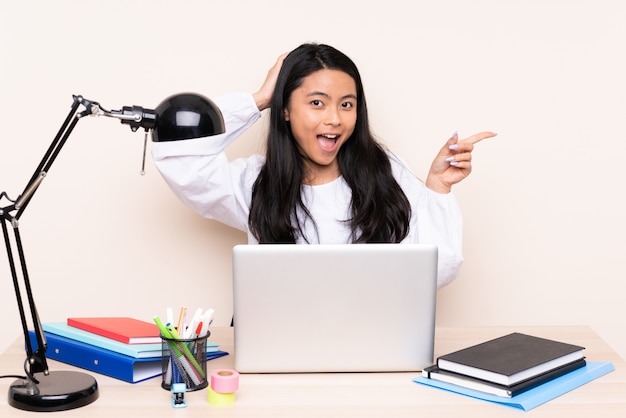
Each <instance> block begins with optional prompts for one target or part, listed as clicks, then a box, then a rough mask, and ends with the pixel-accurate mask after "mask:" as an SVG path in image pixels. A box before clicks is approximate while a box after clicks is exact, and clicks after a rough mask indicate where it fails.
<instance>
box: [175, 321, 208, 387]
mask: <svg viewBox="0 0 626 418" xmlns="http://www.w3.org/2000/svg"><path fill="white" fill-rule="evenodd" d="M168 331H169V332H170V335H171V336H172V338H174V339H176V340H180V335H179V334H178V331H176V330H175V329H174V327H172V326H170V327H169V329H168ZM178 347H179V348H180V349H181V351H182V353H180V354H181V357H184V358H186V359H187V360H189V362H190V363H191V364H192V365H193V367H194V368H195V369H196V370H197V371H198V374H199V375H200V376H201V377H202V378H203V379H204V378H205V377H206V375H205V374H204V372H203V371H202V367H200V365H199V364H198V362H197V361H196V359H195V358H194V356H193V354H191V351H189V348H188V347H187V345H185V343H180V344H179V345H178ZM183 364H184V363H183Z"/></svg>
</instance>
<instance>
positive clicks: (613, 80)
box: [0, 0, 626, 356]
mask: <svg viewBox="0 0 626 418" xmlns="http://www.w3.org/2000/svg"><path fill="white" fill-rule="evenodd" d="M625 21H626V2H624V1H621V0H619V1H600V2H598V1H591V0H586V1H569V0H561V1H557V0H542V1H539V0H535V1H532V0H515V1H502V0H491V1H486V0H483V1H463V0H448V1H437V2H434V1H419V2H407V1H404V0H397V1H394V0H392V1H384V2H374V1H363V0H358V1H357V0H355V1H341V2H339V1H336V0H320V1H317V2H307V3H302V4H300V3H299V2H294V1H293V0H285V1H278V0H274V1H258V0H250V1H245V2H244V1H229V2H225V1H222V2H216V1H200V0H197V1H154V0H142V1H128V0H125V1H119V0H114V1H107V2H95V1H93V2H89V1H69V0H60V1H55V2H49V1H44V0H40V1H34V2H16V1H13V2H9V1H2V2H1V4H0V61H1V66H0V120H1V122H2V134H1V135H0V191H7V192H8V193H9V194H10V195H11V196H12V197H16V195H17V194H19V193H20V192H21V191H22V190H23V187H24V186H25V184H26V182H27V180H28V178H29V177H30V175H31V174H32V173H33V171H34V169H35V167H36V165H37V163H38V162H39V160H40V158H41V156H42V155H43V153H44V151H45V149H46V148H47V147H48V145H49V143H50V141H51V140H52V137H53V136H54V134H55V133H56V131H57V129H58V128H59V126H60V124H61V122H62V120H63V118H64V117H65V116H66V114H67V112H68V110H69V107H70V105H71V101H72V94H81V95H83V96H85V97H87V98H89V99H92V100H96V101H99V102H100V103H101V104H102V105H103V106H104V107H107V108H113V109H119V108H121V107H122V106H124V105H134V104H137V105H142V106H145V107H154V106H156V105H157V104H158V103H159V102H160V101H161V100H162V99H163V98H165V97H166V96H168V95H169V94H172V93H176V92H180V91H198V92H202V93H204V94H206V95H208V96H216V95H219V94H222V93H225V92H229V91H252V90H253V89H255V88H256V87H257V86H259V85H260V83H261V82H262V80H263V79H264V77H265V73H266V71H267V69H268V68H269V67H270V66H271V65H272V64H273V62H274V59H275V57H276V56H278V55H279V54H280V53H282V52H283V51H287V50H290V49H292V48H294V47H295V46H297V45H298V44H300V43H302V42H306V41H320V42H325V43H329V44H332V45H334V46H336V47H338V48H340V49H341V50H343V51H344V52H346V53H347V54H348V55H350V56H351V57H352V58H353V59H354V60H355V61H356V63H357V65H359V67H360V69H361V71H362V76H363V79H364V83H365V87H366V91H367V94H368V96H367V99H368V103H369V105H370V112H371V117H372V122H373V126H374V128H375V130H376V133H377V134H378V135H379V136H380V137H381V138H383V139H384V141H385V142H386V143H387V144H388V145H389V147H390V148H391V149H393V150H394V151H395V152H396V153H397V154H399V155H401V156H402V157H404V158H405V159H406V160H408V161H409V162H410V164H411V166H412V167H413V168H414V170H415V172H416V173H418V174H419V175H421V176H423V175H425V173H426V172H427V170H428V166H429V164H430V160H431V158H432V157H433V155H434V153H435V151H436V150H437V149H438V148H439V147H440V146H441V145H442V143H443V141H444V140H445V139H446V138H447V137H448V136H449V135H450V134H451V133H452V132H453V131H455V130H458V131H459V132H460V134H461V136H463V135H467V134H470V133H473V132H475V131H478V130H485V129H489V130H494V131H496V132H498V133H499V136H498V137H497V138H496V139H493V140H490V141H488V142H484V143H481V144H479V145H478V147H477V150H476V153H475V159H474V161H475V171H474V173H473V174H472V176H471V178H470V179H468V180H467V181H466V182H464V183H462V184H460V185H458V187H456V189H455V193H456V195H457V197H458V200H459V202H460V204H461V206H462V208H463V212H464V215H465V257H466V263H465V265H464V267H463V270H462V276H461V277H460V278H459V279H458V280H457V281H456V282H455V283H453V284H452V285H450V286H449V287H447V288H445V289H443V290H442V291H441V292H440V297H439V307H438V310H439V311H438V322H439V324H441V325H510V326H511V329H512V330H514V329H515V326H516V325H522V324H530V325H537V324H539V325H542V324H545V325H555V324H589V325H591V326H593V327H594V328H595V329H596V331H598V332H599V334H600V335H601V336H602V337H604V338H605V339H606V340H607V341H608V342H609V343H610V344H611V345H612V346H613V347H614V348H616V349H618V350H619V351H620V353H621V354H622V356H626V337H624V332H623V328H624V326H623V323H622V321H623V320H622V318H624V317H626V308H625V303H624V294H625V291H626V286H625V285H624V282H625V281H626V280H625V279H626V277H625V276H626V274H625V273H624V269H623V261H622V260H623V258H624V255H625V254H624V253H625V251H624V250H625V249H626V220H625V217H624V215H623V214H624V213H626V207H625V204H624V199H623V198H622V196H621V195H622V194H623V190H624V186H623V178H624V175H623V165H622V161H623V159H624V157H625V156H626V138H625V137H624V123H625V117H626V116H625V115H626V82H625V81H624V74H626V64H625V63H624V59H623V51H624V40H625V39H626V25H624V22H625ZM262 134H263V122H261V123H260V124H259V125H258V126H256V127H255V128H254V129H253V130H252V131H251V132H249V133H247V134H246V135H245V136H244V137H243V138H242V139H241V140H240V141H239V142H237V143H236V144H235V145H234V146H233V148H232V149H230V150H229V152H230V153H231V155H233V156H234V155H247V154H249V153H251V152H254V151H256V150H258V149H259V146H260V145H259V144H260V141H259V138H260V137H262ZM142 142H143V135H142V134H140V133H135V134H133V133H132V132H130V130H129V129H128V128H127V127H125V126H121V125H119V123H118V122H117V121H113V120H108V119H96V118H88V119H86V120H83V121H81V122H80V123H79V125H78V127H77V129H76V130H75V132H74V134H73V135H72V137H71V138H70V141H69V143H68V144H67V145H66V147H65V148H64V150H63V152H62V153H61V155H60V157H59V159H58V160H57V161H56V163H55V165H54V166H53V168H52V170H51V171H50V173H49V175H48V178H47V179H46V181H45V182H44V183H43V185H42V187H41V188H40V189H39V191H38V192H37V194H36V195H35V197H34V199H33V201H32V203H31V205H30V206H29V207H28V209H27V210H26V211H25V213H24V216H23V217H22V218H21V220H22V223H21V231H22V235H23V239H24V242H25V246H26V254H27V257H28V262H29V268H30V273H31V277H32V282H33V286H34V289H35V295H36V299H37V302H38V305H39V309H40V314H41V317H42V319H43V320H44V321H52V320H64V319H65V318H66V317H67V316H78V315H131V316H136V317H141V318H144V319H147V320H149V319H150V318H151V317H152V316H153V315H154V314H161V315H162V314H164V310H165V307H166V306H173V307H179V306H180V305H182V304H185V305H187V306H189V307H190V308H192V309H195V308H196V307H209V306H211V307H213V308H215V309H216V310H217V315H216V323H218V324H220V325H224V324H227V322H228V321H229V320H230V316H231V291H230V248H231V247H232V245H234V244H236V243H241V242H244V240H245V237H244V235H243V234H242V233H240V232H237V231H232V230H230V229H228V228H226V227H224V226H221V225H218V224H215V223H213V222H210V221H206V220H204V219H202V218H200V217H199V216H198V215H196V214H194V213H192V212H191V211H190V210H188V209H187V208H185V207H183V206H182V205H181V204H180V203H179V202H178V201H177V200H176V199H175V198H174V197H173V195H172V194H171V193H170V191H169V190H168V189H167V188H166V186H165V185H164V183H163V181H162V180H161V178H160V177H159V175H158V173H157V172H156V170H155V169H154V167H153V165H152V163H151V162H150V161H149V162H148V164H147V174H146V175H145V176H140V175H139V170H140V166H141V154H142ZM3 253H4V251H3ZM6 264H7V263H6V259H5V256H4V254H2V256H1V257H0V315H1V316H0V317H1V318H2V319H3V327H4V329H3V332H2V333H0V349H3V348H4V347H6V346H7V345H8V344H9V343H10V342H12V341H13V340H14V339H15V338H16V337H17V336H18V335H19V332H20V330H19V327H18V319H19V318H18V313H17V307H16V305H15V301H14V297H13V288H12V286H11V284H10V276H9V269H8V266H7V265H6Z"/></svg>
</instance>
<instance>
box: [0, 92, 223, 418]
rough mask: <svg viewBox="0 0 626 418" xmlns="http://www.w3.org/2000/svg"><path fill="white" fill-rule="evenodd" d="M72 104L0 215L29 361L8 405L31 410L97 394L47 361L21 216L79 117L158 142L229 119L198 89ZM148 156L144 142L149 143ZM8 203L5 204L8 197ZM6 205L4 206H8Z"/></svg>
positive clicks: (194, 134) (217, 129) (199, 133)
mask: <svg viewBox="0 0 626 418" xmlns="http://www.w3.org/2000/svg"><path fill="white" fill-rule="evenodd" d="M73 98H74V102H73V105H72V108H71V110H70V112H69V114H68V115H67V118H66V119H65V121H64V122H63V125H62V126H61V128H60V129H59V132H58V133H57V135H56V137H55V138H54V140H53V141H52V144H51V145H50V147H49V148H48V151H47V152H46V154H45V155H44V157H43V159H42V160H41V163H40V164H39V166H38V167H37V169H36V170H35V173H34V174H33V176H32V177H31V179H30V181H29V182H28V184H27V185H26V188H25V189H24V192H23V193H22V194H21V195H19V196H18V197H17V199H15V200H12V199H11V198H10V197H9V195H7V193H6V192H1V193H0V220H1V221H2V233H3V235H4V242H5V244H6V249H7V256H8V258H9V267H10V269H11V275H12V277H13V286H14V287H15V296H16V298H17V305H18V308H19V312H20V318H21V321H22V330H23V333H24V344H25V347H26V360H25V362H24V372H25V373H26V376H25V377H24V378H19V379H18V380H16V381H15V382H13V384H12V385H11V387H10V388H9V404H10V405H11V406H13V407H15V408H18V409H23V410H28V411H41V412H49V411H61V410H67V409H74V408H79V407H81V406H85V405H88V404H90V403H92V402H94V401H95V400H96V399H98V394H99V392H98V384H97V382H96V380H95V379H94V378H93V377H91V376H90V375H88V374H85V373H81V372H73V371H56V372H51V371H49V370H48V364H47V361H46V338H45V334H44V332H43V329H42V327H41V321H40V319H39V315H38V314H37V308H36V306H35V300H34V298H33V292H32V290H31V286H30V279H29V277H28V271H27V269H26V259H25V256H24V250H23V247H22V240H21V237H20V232H19V219H20V217H21V215H22V213H23V212H24V209H25V208H26V206H27V205H28V203H29V202H30V200H31V198H32V196H33V194H34V193H35V191H36V190H37V188H38V187H39V185H40V184H41V182H42V181H43V179H44V178H45V177H46V175H47V174H48V171H49V170H50V166H51V165H52V163H53V162H54V160H55V159H56V157H57V156H58V154H59V152H60V151H61V148H62V147H63V145H64V144H65V142H66V141H67V139H68V138H69V136H70V134H71V133H72V130H73V129H74V127H75V126H76V124H77V123H78V121H79V120H80V119H81V118H83V117H85V116H107V117H112V118H116V119H120V120H121V122H122V123H123V124H126V125H130V128H131V130H133V131H136V130H138V129H139V128H143V129H144V130H145V132H146V139H147V135H148V132H150V131H151V132H152V140H153V141H155V142H163V141H176V140H180V139H191V138H201V137H206V136H211V135H217V134H221V133H223V132H224V131H225V127H224V119H223V118H222V114H221V112H220V110H219V109H218V107H217V106H216V105H215V104H214V103H213V102H212V101H211V100H209V99H207V98H206V97H203V96H200V95H197V94H189V93H186V94H178V95H174V96H171V97H169V98H167V99H165V100H164V101H163V102H162V103H161V104H159V105H158V106H157V108H156V109H154V110H152V109H144V108H142V107H139V106H125V107H123V108H122V110H112V111H108V110H105V109H103V108H102V107H101V106H100V105H99V104H98V103H96V102H93V101H90V100H87V99H85V98H83V97H82V96H73ZM144 159H145V143H144ZM5 200H6V202H7V203H3V201H5ZM5 204H6V206H3V205H5ZM9 228H12V229H13V232H14V241H15V247H16V250H17V260H19V264H20V270H21V276H22V284H23V286H24V290H25V292H26V297H27V299H28V309H29V310H30V315H31V319H32V323H33V327H34V334H35V339H36V342H37V347H35V349H33V343H32V342H31V339H30V337H29V332H28V320H27V317H26V312H25V309H24V303H23V300H22V293H21V285H20V282H19V277H18V270H17V267H16V261H15V260H16V258H15V252H14V249H13V247H12V241H11V239H10V237H9Z"/></svg>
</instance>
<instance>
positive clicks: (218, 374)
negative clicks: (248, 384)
mask: <svg viewBox="0 0 626 418" xmlns="http://www.w3.org/2000/svg"><path fill="white" fill-rule="evenodd" d="M211 388H213V391H215V392H217V393H233V392H237V390H238V389H239V373H238V372H237V371H236V370H231V369H221V370H215V371H213V372H211Z"/></svg>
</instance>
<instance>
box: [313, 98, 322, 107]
mask: <svg viewBox="0 0 626 418" xmlns="http://www.w3.org/2000/svg"><path fill="white" fill-rule="evenodd" d="M311 104H312V105H313V106H321V105H322V101H321V100H317V99H316V100H313V101H311Z"/></svg>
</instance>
